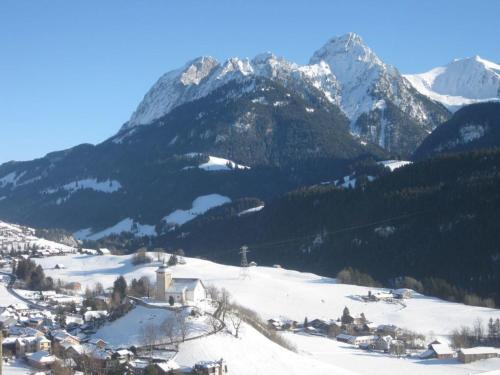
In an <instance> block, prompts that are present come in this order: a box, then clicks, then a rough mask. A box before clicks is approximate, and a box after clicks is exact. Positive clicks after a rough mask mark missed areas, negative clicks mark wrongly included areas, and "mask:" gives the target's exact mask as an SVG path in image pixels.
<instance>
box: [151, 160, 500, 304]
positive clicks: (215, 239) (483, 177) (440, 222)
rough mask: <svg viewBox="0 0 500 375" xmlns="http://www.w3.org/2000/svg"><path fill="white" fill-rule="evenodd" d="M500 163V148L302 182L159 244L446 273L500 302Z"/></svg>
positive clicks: (295, 262) (220, 256)
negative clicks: (354, 176) (320, 182)
mask: <svg viewBox="0 0 500 375" xmlns="http://www.w3.org/2000/svg"><path fill="white" fill-rule="evenodd" d="M499 166H500V151H499V150H490V151H479V152H472V153H463V154H456V155H449V156H444V157H440V158H434V159H429V160H425V161H422V162H419V163H415V164H413V165H408V166H406V167H403V168H400V169H397V170H396V171H394V172H393V173H388V174H384V175H383V176H382V177H380V178H379V179H377V180H375V181H374V182H371V183H368V182H366V181H365V182H364V183H363V182H362V181H360V183H358V186H357V188H355V189H340V188H338V187H335V186H332V185H330V186H314V187H310V188H305V189H301V190H298V191H295V192H292V193H289V194H287V195H286V196H284V197H283V198H281V199H278V200H275V201H273V202H272V203H269V204H267V205H266V207H265V208H264V209H263V210H261V211H259V212H256V213H251V214H246V215H238V214H237V210H235V209H230V206H228V208H226V209H225V212H224V214H221V212H222V211H221V210H222V209H223V208H222V207H221V208H218V209H216V210H214V211H213V212H212V214H210V213H209V214H207V215H205V216H204V217H201V218H199V219H196V220H194V221H193V222H191V223H188V224H186V225H185V226H183V227H181V228H179V229H178V230H177V231H175V232H171V233H169V234H168V235H167V236H164V237H162V238H160V239H159V240H158V244H163V245H166V246H170V247H173V248H178V247H182V248H183V249H184V250H185V251H186V253H187V254H189V255H192V256H195V255H199V256H203V257H207V258H210V259H216V260H221V261H226V262H231V263H234V264H237V263H238V262H239V254H238V248H239V247H240V246H241V245H243V244H247V245H248V246H249V247H250V250H251V253H250V254H251V256H250V258H251V259H252V260H255V261H257V262H259V263H264V264H268V265H271V264H274V263H279V264H282V265H284V266H286V267H292V268H297V269H300V270H308V271H313V272H317V273H319V274H322V275H328V276H334V275H336V273H337V272H338V271H339V270H341V269H342V268H344V267H346V266H352V267H355V268H358V269H360V270H361V271H364V272H367V273H370V274H371V275H372V276H374V277H375V278H376V279H378V280H380V281H383V282H386V281H387V280H389V279H391V278H395V277H398V276H405V275H409V276H413V277H417V278H419V279H423V278H426V277H439V278H442V279H444V280H446V281H448V282H450V283H451V284H453V285H456V286H458V287H461V288H464V289H467V290H472V291H475V292H476V293H477V294H479V295H481V296H483V297H494V298H496V300H497V302H498V301H499V297H500V290H499V285H500V283H499V282H500V267H499V262H500V250H499V246H498V244H499V243H500V230H499V228H500V216H499V215H498V212H499V210H500V190H499V189H498V186H500V185H499V184H500V169H499Z"/></svg>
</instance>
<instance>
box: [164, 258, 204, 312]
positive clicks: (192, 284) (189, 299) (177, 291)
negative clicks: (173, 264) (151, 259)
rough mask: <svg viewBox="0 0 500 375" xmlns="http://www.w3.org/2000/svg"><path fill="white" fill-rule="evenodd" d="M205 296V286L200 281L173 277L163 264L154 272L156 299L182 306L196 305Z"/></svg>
mask: <svg viewBox="0 0 500 375" xmlns="http://www.w3.org/2000/svg"><path fill="white" fill-rule="evenodd" d="M206 296H207V291H206V289H205V285H203V282H202V281H201V280H200V279H195V278H182V277H174V278H172V274H171V273H170V271H169V270H168V268H167V265H166V264H165V263H164V264H162V265H161V266H160V267H159V268H158V269H157V270H156V296H155V297H156V299H157V300H159V301H165V302H169V303H170V304H174V303H179V304H182V305H197V304H198V303H199V302H201V301H202V300H204V299H205V298H206Z"/></svg>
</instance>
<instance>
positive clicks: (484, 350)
mask: <svg viewBox="0 0 500 375" xmlns="http://www.w3.org/2000/svg"><path fill="white" fill-rule="evenodd" d="M457 356H458V360H459V361H460V362H462V363H470V362H474V361H479V360H481V359H488V358H497V357H500V349H499V348H491V347H481V346H478V347H475V348H467V349H460V350H459V351H458V355H457Z"/></svg>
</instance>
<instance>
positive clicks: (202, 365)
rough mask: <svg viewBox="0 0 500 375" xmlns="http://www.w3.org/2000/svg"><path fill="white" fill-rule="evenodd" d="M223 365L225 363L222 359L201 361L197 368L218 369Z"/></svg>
mask: <svg viewBox="0 0 500 375" xmlns="http://www.w3.org/2000/svg"><path fill="white" fill-rule="evenodd" d="M221 363H223V360H222V359H221V360H220V361H200V362H197V363H196V365H195V367H198V368H206V369H209V368H216V367H219V366H220V365H221Z"/></svg>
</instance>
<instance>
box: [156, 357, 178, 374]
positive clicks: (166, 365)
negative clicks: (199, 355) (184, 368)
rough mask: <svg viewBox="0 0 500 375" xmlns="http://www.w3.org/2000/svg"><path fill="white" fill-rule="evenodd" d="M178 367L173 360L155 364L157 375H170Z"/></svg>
mask: <svg viewBox="0 0 500 375" xmlns="http://www.w3.org/2000/svg"><path fill="white" fill-rule="evenodd" d="M179 368H180V367H179V365H178V364H177V363H176V362H174V361H173V360H169V361H167V362H160V363H156V364H155V369H156V374H158V375H172V374H174V371H175V370H178V369H179Z"/></svg>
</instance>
